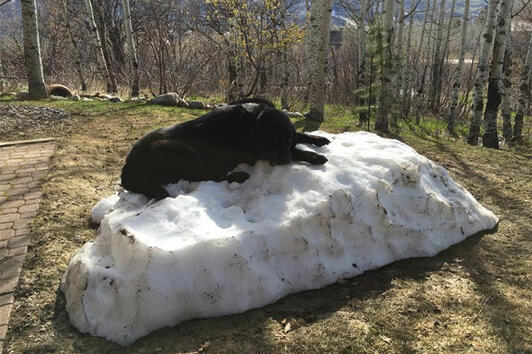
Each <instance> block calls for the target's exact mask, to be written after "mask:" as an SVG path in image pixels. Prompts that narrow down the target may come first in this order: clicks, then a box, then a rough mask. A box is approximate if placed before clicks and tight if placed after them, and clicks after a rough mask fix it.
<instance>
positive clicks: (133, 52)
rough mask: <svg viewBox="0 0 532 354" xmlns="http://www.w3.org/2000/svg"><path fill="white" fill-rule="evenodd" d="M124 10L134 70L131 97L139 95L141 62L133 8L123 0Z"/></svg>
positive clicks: (127, 39)
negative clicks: (133, 22) (136, 40)
mask: <svg viewBox="0 0 532 354" xmlns="http://www.w3.org/2000/svg"><path fill="white" fill-rule="evenodd" d="M122 8H123V10H124V26H125V29H126V41H127V44H128V46H129V55H130V57H131V68H132V70H133V82H132V83H131V97H137V96H138V95H139V60H138V56H137V46H136V45H135V39H134V38H133V25H132V23H131V8H130V7H129V0H122Z"/></svg>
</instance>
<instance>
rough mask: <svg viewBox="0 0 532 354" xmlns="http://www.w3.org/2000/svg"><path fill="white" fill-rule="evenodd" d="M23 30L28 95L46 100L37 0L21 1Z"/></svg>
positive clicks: (31, 97)
mask: <svg viewBox="0 0 532 354" xmlns="http://www.w3.org/2000/svg"><path fill="white" fill-rule="evenodd" d="M20 4H21V7H22V28H23V32H24V59H25V61H26V68H27V71H28V93H29V98H30V99H36V100H38V99H42V98H46V96H47V93H46V86H45V85H44V78H43V76H44V75H43V70H42V59H41V45H40V43H39V23H38V21H37V7H36V5H35V0H21V2H20Z"/></svg>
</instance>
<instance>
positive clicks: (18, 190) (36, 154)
mask: <svg viewBox="0 0 532 354" xmlns="http://www.w3.org/2000/svg"><path fill="white" fill-rule="evenodd" d="M6 145H7V144H0V354H1V353H2V349H3V347H4V340H5V338H6V333H7V326H8V323H9V315H10V314H11V309H12V308H13V301H14V298H13V292H14V290H15V288H16V287H17V285H18V280H19V275H20V271H21V269H22V264H23V263H24V258H25V257H26V251H27V249H28V244H29V243H30V239H31V231H30V229H29V224H30V223H31V222H32V220H33V218H34V217H35V215H36V214H37V210H38V209H39V202H40V201H41V192H40V190H41V182H40V179H41V177H43V176H44V175H46V173H47V172H48V161H49V159H50V156H51V155H52V153H53V151H54V147H55V144H54V142H53V141H45V142H42V141H40V142H35V143H25V144H20V143H17V144H14V145H7V146H6Z"/></svg>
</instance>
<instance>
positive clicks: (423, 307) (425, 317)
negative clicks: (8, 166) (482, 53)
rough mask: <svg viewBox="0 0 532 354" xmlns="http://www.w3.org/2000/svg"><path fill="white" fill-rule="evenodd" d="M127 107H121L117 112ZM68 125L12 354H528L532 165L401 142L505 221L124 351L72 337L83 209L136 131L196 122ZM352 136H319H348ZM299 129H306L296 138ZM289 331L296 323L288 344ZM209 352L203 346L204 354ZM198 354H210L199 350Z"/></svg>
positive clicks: (157, 111) (445, 144)
mask: <svg viewBox="0 0 532 354" xmlns="http://www.w3.org/2000/svg"><path fill="white" fill-rule="evenodd" d="M124 107H125V106H124ZM126 108H127V109H125V108H124V109H123V110H120V111H114V112H102V113H99V114H96V115H94V116H81V115H78V114H73V115H72V117H71V121H72V124H73V129H71V130H70V133H69V134H68V135H67V136H64V137H62V138H60V139H59V140H58V141H57V144H58V146H57V150H56V154H55V156H54V157H53V159H52V161H51V170H50V173H49V175H48V176H47V177H46V178H45V180H44V189H43V200H42V204H41V209H40V210H39V213H38V216H37V219H36V222H35V223H34V224H33V230H34V237H33V241H32V244H31V246H30V248H29V250H28V256H27V259H26V263H25V265H24V271H23V273H22V275H21V284H20V288H19V290H18V292H17V294H16V302H15V308H16V310H15V311H14V313H13V314H12V320H11V327H10V330H9V333H8V349H9V350H12V351H13V352H17V353H18V352H32V353H33V352H42V353H45V352H46V353H49V352H81V353H105V352H113V353H115V352H124V353H125V352H127V353H130V352H139V353H142V352H143V353H152V352H164V353H175V352H191V351H198V350H199V349H200V348H203V350H205V351H208V352H213V353H214V352H216V353H217V352H226V353H234V352H251V353H256V352H301V353H302V352H305V353H307V352H316V353H318V352H345V353H351V352H412V351H424V352H429V351H438V352H441V351H447V352H448V351H487V352H530V351H532V339H531V338H532V320H531V318H530V316H529V314H530V313H532V289H531V284H532V260H531V254H532V241H531V240H530V222H531V219H530V204H531V200H532V196H531V191H532V182H531V181H532V179H531V171H532V164H531V159H530V154H529V153H528V152H522V151H495V150H489V149H483V148H477V147H470V146H468V145H465V144H463V143H462V142H460V141H455V140H451V139H435V138H430V137H425V136H421V135H416V134H413V133H410V132H405V134H404V136H403V137H402V139H403V140H404V141H405V142H407V143H408V144H409V145H411V146H413V147H414V148H415V149H417V150H418V151H419V152H420V153H422V154H425V155H427V156H428V157H429V158H431V159H433V160H435V161H437V162H439V163H440V164H443V165H444V166H445V167H446V168H447V169H449V171H450V172H451V175H452V176H453V178H455V180H457V182H459V183H461V184H462V185H464V186H465V187H466V188H467V189H468V190H469V191H470V192H471V193H472V194H473V195H474V196H475V197H476V198H477V199H478V200H479V201H480V202H481V203H482V204H483V205H485V206H486V207H487V208H489V209H491V210H492V211H493V212H495V213H496V214H497V215H498V216H499V217H500V218H501V222H500V224H499V226H498V228H497V229H496V230H494V231H493V232H489V233H484V234H479V235H475V236H472V237H470V238H468V239H467V240H465V241H464V242H461V243H460V244H458V245H455V246H453V247H451V248H450V249H448V250H446V251H444V252H442V253H440V254H439V255H437V256H436V257H433V258H422V259H410V260H405V261H401V262H397V263H394V264H391V265H388V266H386V267H383V268H381V269H379V270H376V271H371V272H367V273H365V274H363V275H360V276H357V277H355V278H352V279H348V280H347V281H346V282H344V283H342V284H334V285H331V286H328V287H326V288H324V289H320V290H314V291H306V292H302V293H298V294H293V295H290V296H287V297H285V298H283V299H281V300H280V301H278V302H277V303H275V304H272V305H269V306H266V307H264V308H261V309H257V310H252V311H248V312H246V313H243V314H240V315H233V316H224V317H220V318H214V319H206V320H193V321H187V322H185V323H182V324H180V325H178V326H175V327H172V328H166V329H161V330H159V331H156V332H155V333H152V334H151V335H149V336H147V337H145V338H142V339H140V340H139V341H137V342H136V343H135V344H133V345H132V346H130V347H127V348H120V347H118V346H117V345H115V344H112V343H110V342H107V341H106V340H104V339H102V338H95V337H91V336H89V335H86V334H82V333H79V332H78V331H77V330H76V329H75V328H74V327H72V326H71V325H70V324H69V321H68V317H67V314H66V312H65V309H64V299H63V296H62V294H61V292H60V291H58V286H59V283H60V279H61V277H62V275H63V273H64V271H65V269H66V266H67V263H68V260H69V258H70V256H71V255H72V253H73V252H75V251H76V250H77V249H78V248H79V247H81V245H83V243H84V242H87V241H90V240H92V239H93V238H94V237H95V235H96V230H95V229H94V228H93V227H92V226H91V225H90V222H89V212H90V209H91V207H92V206H93V205H94V204H95V203H96V202H97V201H98V200H99V199H100V198H102V197H104V196H108V195H109V194H111V193H113V192H114V188H115V186H116V183H117V182H118V178H119V171H120V168H121V165H122V164H123V161H124V158H125V155H126V153H127V151H128V149H129V148H130V146H131V145H132V144H133V143H134V141H135V140H136V139H137V138H139V137H140V136H142V135H143V134H144V133H145V132H147V131H150V130H152V129H153V128H156V127H161V126H165V125H169V124H174V123H176V122H177V121H182V120H186V119H190V118H192V117H193V116H192V114H194V115H199V114H201V112H197V111H188V110H183V109H177V108H159V107H157V108H155V107H149V106H136V107H126ZM350 124H351V126H352V123H349V122H345V121H339V122H338V123H337V124H336V123H334V124H333V123H329V125H325V126H324V127H322V129H325V130H328V131H335V132H338V131H342V130H347V129H348V128H346V127H349V125H350ZM299 127H300V128H304V127H302V126H299ZM286 323H297V324H298V325H297V326H294V329H291V330H290V331H286ZM206 343H208V345H206ZM205 348H207V349H205Z"/></svg>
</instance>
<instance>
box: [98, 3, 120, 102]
mask: <svg viewBox="0 0 532 354" xmlns="http://www.w3.org/2000/svg"><path fill="white" fill-rule="evenodd" d="M105 1H107V0H105ZM104 6H105V2H104V0H98V6H97V7H96V9H97V11H98V15H99V16H98V17H99V19H100V27H99V31H100V44H101V46H102V52H103V57H104V59H105V63H106V65H107V73H108V74H109V82H108V85H107V92H111V93H115V92H118V87H117V85H116V77H115V73H114V71H113V65H112V61H111V52H110V51H109V47H108V45H107V43H108V42H107V33H108V31H107V18H106V12H105V9H104Z"/></svg>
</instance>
